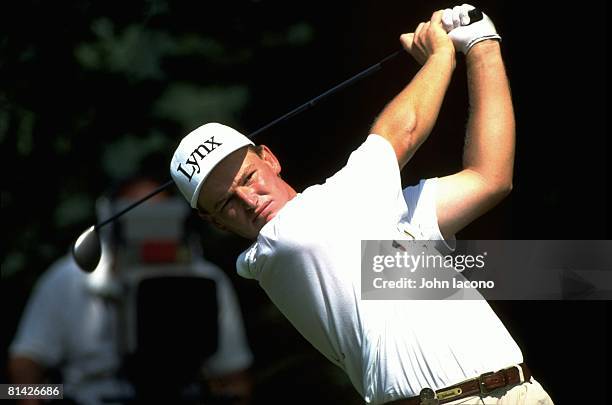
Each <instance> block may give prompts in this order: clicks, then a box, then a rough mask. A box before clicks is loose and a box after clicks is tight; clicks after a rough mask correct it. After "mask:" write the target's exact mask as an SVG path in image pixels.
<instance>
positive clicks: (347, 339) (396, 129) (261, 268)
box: [170, 5, 552, 405]
mask: <svg viewBox="0 0 612 405" xmlns="http://www.w3.org/2000/svg"><path fill="white" fill-rule="evenodd" d="M471 9H473V7H471V6H469V5H463V6H458V7H455V8H453V9H447V10H440V11H437V12H435V13H434V14H433V15H432V17H431V20H430V21H427V22H423V23H421V24H419V25H418V27H417V28H416V30H415V31H414V33H408V34H403V35H402V36H401V37H400V40H401V43H402V45H403V46H404V48H405V49H406V50H407V51H408V52H409V53H410V54H411V55H412V56H413V57H414V58H415V59H416V60H417V61H418V62H419V63H420V64H422V67H421V69H420V70H419V72H418V73H417V74H416V76H415V77H414V78H413V79H412V81H411V82H410V83H409V84H408V85H407V86H406V87H405V88H404V89H403V90H402V91H401V92H400V93H399V94H398V95H397V96H396V97H395V98H394V99H393V100H392V101H391V102H390V103H389V104H388V105H387V106H386V107H385V109H384V110H383V111H382V113H381V114H380V115H379V116H378V118H377V119H376V121H375V123H374V125H373V127H372V129H371V134H370V135H369V136H368V137H367V139H366V140H365V141H364V142H363V144H362V145H361V146H359V148H357V149H356V150H355V151H354V152H353V153H352V154H351V155H350V157H349V159H348V161H347V163H346V165H345V166H344V167H343V168H342V169H341V170H340V171H338V172H337V173H336V174H334V175H333V176H331V177H330V178H328V179H327V180H326V181H325V182H324V183H323V184H320V185H314V186H312V187H309V188H307V189H306V190H304V191H302V192H301V193H297V192H296V191H295V189H294V188H293V187H291V186H290V185H289V184H288V183H287V182H285V180H283V179H282V178H281V177H280V174H281V163H280V162H279V161H278V159H277V158H276V157H275V156H274V154H273V153H272V151H271V150H270V149H269V148H268V147H267V146H264V145H260V146H255V145H253V144H252V142H251V141H250V140H249V139H248V138H246V137H245V136H243V135H242V134H240V133H238V132H237V131H235V130H233V129H232V128H229V127H226V126H224V125H221V124H216V123H209V124H206V125H203V126H201V127H199V128H197V129H196V130H194V131H193V132H191V133H189V134H188V135H187V136H186V137H185V138H183V140H182V141H181V143H180V145H179V146H178V148H177V149H176V151H175V153H174V156H173V158H172V162H171V167H170V169H171V173H172V176H173V179H174V181H175V182H176V184H177V185H178V187H179V189H180V190H181V192H182V194H183V195H184V196H185V198H187V200H188V201H189V203H190V204H191V206H192V207H193V208H194V209H197V210H198V211H199V212H200V214H201V216H203V217H204V218H206V219H208V220H210V221H211V222H213V223H214V224H216V225H217V226H219V227H221V228H223V229H227V230H229V231H232V232H234V233H236V234H238V235H241V236H243V237H245V238H249V239H252V240H253V241H254V242H253V244H252V245H251V246H250V247H249V248H248V249H247V250H246V251H244V252H243V253H242V254H241V255H240V257H239V258H238V260H237V267H238V272H239V274H240V275H242V276H243V277H247V278H252V279H255V280H257V281H258V282H259V284H260V285H261V287H262V288H263V289H264V290H265V291H266V293H267V295H268V296H269V297H270V299H271V300H272V301H273V303H274V304H275V305H276V306H277V307H278V308H279V310H280V311H281V312H282V313H283V314H284V315H285V316H286V317H287V319H288V320H289V321H290V322H291V323H292V324H293V325H294V326H295V328H296V329H297V330H298V331H299V332H300V333H301V334H302V335H303V336H304V337H305V338H306V339H307V340H308V341H309V342H310V343H311V344H312V345H313V346H315V347H316V348H317V349H318V350H319V351H320V352H321V353H323V355H325V356H326V357H327V358H328V359H329V360H330V361H332V362H333V363H335V364H336V365H338V366H339V367H341V368H342V369H343V370H344V371H345V372H346V374H347V375H348V377H349V378H350V380H351V382H352V383H353V385H354V386H355V388H356V389H357V391H358V392H359V393H360V394H361V395H362V396H363V398H364V399H365V401H366V402H367V403H371V404H381V403H387V402H391V403H396V404H407V405H408V404H410V405H412V404H415V405H416V404H426V405H429V404H436V403H462V404H482V403H485V404H498V403H504V404H519V403H520V404H552V401H551V400H550V397H549V396H548V395H547V394H546V392H545V391H544V390H543V388H542V387H541V386H540V385H539V384H538V382H537V381H535V380H534V379H533V378H532V376H531V373H530V372H529V369H528V368H527V366H526V365H525V364H524V361H523V356H522V353H521V351H520V349H519V347H518V346H517V344H516V342H515V341H514V340H513V338H512V336H510V334H509V333H508V331H507V330H506V328H505V327H504V325H503V324H502V323H501V321H500V320H499V319H498V318H497V316H496V315H495V313H494V312H493V311H492V310H491V308H490V307H489V305H488V304H487V302H486V301H484V300H472V301H433V300H432V301H425V300H403V301H362V300H361V299H360V283H361V281H360V277H361V274H360V258H361V256H360V241H361V240H362V239H363V240H365V239H370V240H371V239H409V238H411V237H412V238H414V239H423V240H424V239H427V240H435V241H438V242H437V243H438V245H439V246H440V247H446V248H447V249H452V247H453V243H454V242H453V241H454V235H455V234H456V233H457V232H458V231H459V230H461V229H462V228H463V227H465V226H466V225H468V224H469V223H470V222H472V221H473V220H474V219H476V218H478V217H479V216H480V215H482V214H483V213H485V212H486V211H488V210H489V209H491V208H492V207H493V206H494V205H496V204H497V203H498V202H499V201H500V200H502V199H503V198H504V197H505V196H506V195H507V194H508V193H509V192H510V190H511V188H512V171H513V161H514V114H513V109H512V101H511V97H510V89H509V85H508V80H507V78H506V73H505V70H504V65H503V62H502V57H501V52H500V42H499V40H500V36H499V35H498V34H497V32H496V30H495V27H494V25H493V23H492V22H491V20H490V19H489V18H488V17H487V16H486V15H484V16H483V19H482V20H480V21H478V22H475V23H473V24H469V23H470V21H469V19H470V17H469V15H468V12H469V11H470V10H471ZM468 24H469V25H468ZM447 32H449V33H448V34H447ZM456 51H461V52H464V53H465V54H466V58H465V59H466V63H467V74H468V86H469V97H470V107H471V108H470V117H469V121H468V124H467V139H466V143H465V150H464V162H463V170H461V171H460V172H458V173H455V174H452V175H449V176H446V177H441V178H434V179H427V180H422V181H420V183H419V184H418V185H417V186H414V187H408V188H406V189H404V190H402V188H401V182H400V170H401V169H402V168H403V167H404V166H405V165H406V163H407V162H408V161H409V160H410V158H411V157H412V156H413V155H414V153H415V152H416V151H417V149H418V148H419V146H420V145H421V144H422V143H423V142H424V141H425V140H426V138H427V136H428V135H429V133H430V131H431V129H432V127H433V125H434V123H435V121H436V118H437V116H438V112H439V109H440V106H441V104H442V100H443V98H444V94H445V92H446V90H447V87H448V84H449V82H450V79H451V76H452V74H453V71H454V69H455V63H456V61H455V52H456ZM483 401H484V402H483Z"/></svg>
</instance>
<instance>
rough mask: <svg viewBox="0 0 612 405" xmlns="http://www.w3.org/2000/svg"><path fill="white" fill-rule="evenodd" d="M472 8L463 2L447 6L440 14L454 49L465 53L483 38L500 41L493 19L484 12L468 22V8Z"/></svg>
mask: <svg viewBox="0 0 612 405" xmlns="http://www.w3.org/2000/svg"><path fill="white" fill-rule="evenodd" d="M474 8H475V7H474V6H471V5H469V4H463V5H461V6H456V7H453V8H452V9H450V8H447V9H445V10H444V12H443V14H442V26H443V27H444V29H445V30H446V32H448V36H449V37H450V39H451V40H452V41H453V45H455V49H456V50H457V51H461V52H463V53H464V54H466V55H467V53H468V52H469V50H470V49H471V48H472V47H473V46H474V45H475V44H477V43H478V42H480V41H484V40H485V39H497V40H498V41H501V37H500V36H499V35H498V34H497V31H496V30H495V25H493V21H491V19H490V18H489V17H488V16H487V15H486V14H485V13H482V20H480V21H476V22H472V23H471V24H470V16H469V14H468V13H469V11H470V10H474Z"/></svg>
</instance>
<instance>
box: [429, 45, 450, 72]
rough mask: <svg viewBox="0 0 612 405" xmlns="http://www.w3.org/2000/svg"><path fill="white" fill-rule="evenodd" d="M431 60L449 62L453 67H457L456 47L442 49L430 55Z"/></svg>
mask: <svg viewBox="0 0 612 405" xmlns="http://www.w3.org/2000/svg"><path fill="white" fill-rule="evenodd" d="M429 59H430V60H433V61H435V62H438V63H443V64H449V65H450V66H451V68H452V69H454V68H455V49H454V48H452V49H451V48H444V49H440V50H438V51H436V52H434V53H432V54H431V55H430V56H429Z"/></svg>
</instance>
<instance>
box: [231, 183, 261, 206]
mask: <svg viewBox="0 0 612 405" xmlns="http://www.w3.org/2000/svg"><path fill="white" fill-rule="evenodd" d="M235 192H236V196H237V197H238V198H239V199H240V201H241V202H242V203H243V204H244V206H245V207H246V208H247V209H248V210H254V209H255V208H257V202H258V197H257V194H256V193H255V191H254V190H253V189H252V188H250V187H237V188H236V191H235Z"/></svg>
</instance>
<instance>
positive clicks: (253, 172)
mask: <svg viewBox="0 0 612 405" xmlns="http://www.w3.org/2000/svg"><path fill="white" fill-rule="evenodd" d="M254 174H255V170H253V171H252V172H250V173H249V175H248V176H246V177H245V178H244V184H247V183H248V182H249V181H250V180H251V178H253V175H254Z"/></svg>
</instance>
